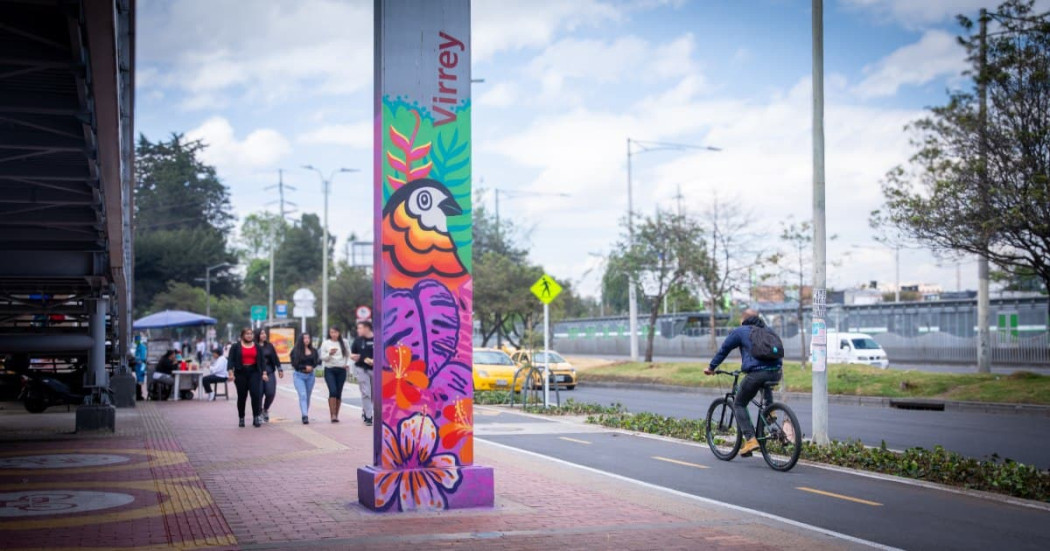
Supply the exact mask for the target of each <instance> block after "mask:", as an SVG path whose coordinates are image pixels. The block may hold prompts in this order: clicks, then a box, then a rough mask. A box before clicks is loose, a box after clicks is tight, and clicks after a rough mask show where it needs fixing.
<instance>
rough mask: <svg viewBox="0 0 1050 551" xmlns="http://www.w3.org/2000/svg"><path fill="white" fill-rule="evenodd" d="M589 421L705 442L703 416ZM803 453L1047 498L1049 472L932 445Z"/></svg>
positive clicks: (844, 446) (616, 416)
mask: <svg viewBox="0 0 1050 551" xmlns="http://www.w3.org/2000/svg"><path fill="white" fill-rule="evenodd" d="M587 422H588V423H593V424H597V425H602V426H605V427H611V428H617V429H625V430H630V431H635V432H644V433H647V434H657V435H660V436H670V437H672V438H680V439H683V440H691V441H694V442H706V437H705V435H704V428H703V421H700V420H697V419H682V418H678V417H668V416H665V415H656V414H654V413H648V412H641V413H626V412H605V413H601V414H598V415H591V416H589V417H588V418H587ZM802 458H803V459H807V460H809V461H815V462H818V463H827V464H831V465H838V466H842V467H850V468H854V469H862V470H866V471H874V472H878V473H885V474H890V475H895V476H901V477H904V478H912V479H916V480H926V481H929V482H936V483H939V484H947V485H950V486H959V487H963V488H969V489H973V490H982V491H987V492H996V493H1001V494H1007V495H1011V496H1014V497H1020V498H1025V499H1034V500H1039V501H1047V502H1050V471H1041V470H1039V469H1038V468H1036V467H1034V466H1032V465H1025V464H1022V463H1017V462H1015V461H1011V460H1009V459H1007V460H1004V461H1000V460H999V458H998V456H993V457H992V460H991V461H980V460H977V459H971V458H968V457H963V456H962V455H959V454H958V453H955V452H950V451H947V450H945V449H944V448H943V447H941V446H935V447H934V448H933V449H932V450H928V449H925V448H911V449H908V450H905V451H904V452H895V451H891V450H888V449H886V443H885V442H883V443H882V445H881V446H879V447H877V448H871V447H866V446H864V444H863V443H861V442H860V441H859V440H853V441H848V442H836V441H833V442H831V443H830V444H829V445H827V446H818V445H816V444H813V443H811V442H805V443H804V446H803V449H802Z"/></svg>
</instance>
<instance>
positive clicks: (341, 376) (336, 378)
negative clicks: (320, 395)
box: [324, 367, 346, 400]
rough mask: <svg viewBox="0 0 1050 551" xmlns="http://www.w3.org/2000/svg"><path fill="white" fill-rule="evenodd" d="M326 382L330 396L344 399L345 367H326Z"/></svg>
mask: <svg viewBox="0 0 1050 551" xmlns="http://www.w3.org/2000/svg"><path fill="white" fill-rule="evenodd" d="M324 382H325V384H327V385H328V397H329V398H339V399H340V400H342V399H343V385H345V384H346V368H345V367H325V368H324Z"/></svg>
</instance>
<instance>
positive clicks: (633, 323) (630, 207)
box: [627, 138, 638, 362]
mask: <svg viewBox="0 0 1050 551" xmlns="http://www.w3.org/2000/svg"><path fill="white" fill-rule="evenodd" d="M627 236H628V240H629V241H628V245H629V246H632V247H633V246H634V188H633V184H632V183H631V138H627ZM636 286H637V285H636V282H635V281H634V276H633V275H632V276H631V277H629V278H628V279H627V304H628V306H627V325H628V330H629V331H630V332H631V341H630V342H631V361H632V362H637V361H638V292H637V291H636V290H635V287H636Z"/></svg>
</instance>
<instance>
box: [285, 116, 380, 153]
mask: <svg viewBox="0 0 1050 551" xmlns="http://www.w3.org/2000/svg"><path fill="white" fill-rule="evenodd" d="M372 134H373V124H372V122H371V121H362V122H355V123H352V124H332V125H327V126H322V127H320V128H317V129H315V130H311V131H310V132H306V133H304V134H301V135H299V136H298V137H297V138H296V141H297V142H299V143H303V144H308V145H315V144H330V145H344V146H348V147H359V148H370V147H372V139H373V136H372Z"/></svg>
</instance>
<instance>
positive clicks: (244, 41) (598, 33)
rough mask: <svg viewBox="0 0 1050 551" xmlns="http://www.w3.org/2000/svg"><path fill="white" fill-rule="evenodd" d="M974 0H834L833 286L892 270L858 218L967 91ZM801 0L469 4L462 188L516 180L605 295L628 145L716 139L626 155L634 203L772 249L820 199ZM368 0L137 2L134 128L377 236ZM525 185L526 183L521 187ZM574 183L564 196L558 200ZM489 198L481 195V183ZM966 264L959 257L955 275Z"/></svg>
mask: <svg viewBox="0 0 1050 551" xmlns="http://www.w3.org/2000/svg"><path fill="white" fill-rule="evenodd" d="M981 5H988V2H987V1H981V0H924V1H922V2H916V1H913V0H825V71H826V76H825V81H826V101H827V108H826V136H827V138H826V139H827V207H828V229H829V233H831V234H837V235H838V239H837V240H836V241H834V242H832V243H831V244H830V245H829V247H830V248H829V258H830V259H832V260H836V261H837V264H838V265H836V266H831V267H829V283H830V284H831V285H832V286H836V287H851V286H855V285H857V284H859V283H862V282H867V281H869V280H872V279H875V280H879V281H892V279H893V267H894V264H893V252H892V251H891V250H889V249H886V248H884V247H882V246H880V245H878V244H877V243H876V242H875V241H873V239H872V233H871V231H870V230H869V229H868V224H867V219H868V213H869V212H870V211H871V210H872V209H876V208H878V207H879V206H880V204H881V193H880V188H879V181H880V179H881V178H882V175H883V174H885V172H886V171H887V170H888V169H889V168H891V167H892V166H894V165H895V164H897V163H900V162H902V161H903V160H904V159H906V158H907V156H908V154H909V153H908V152H909V148H908V138H907V135H906V134H905V133H904V132H903V131H902V128H903V126H904V125H905V124H906V123H907V122H908V121H910V120H913V119H915V118H917V117H919V116H921V115H922V113H923V109H924V108H925V107H927V106H930V105H936V104H940V103H942V102H943V101H944V99H945V90H946V89H948V88H950V87H953V86H960V85H964V84H965V83H964V82H963V81H962V80H961V79H960V72H961V71H962V70H963V69H964V68H965V63H964V59H963V57H964V54H963V52H962V49H961V48H960V47H959V46H957V45H956V43H955V39H954V34H955V33H957V32H958V27H957V25H956V24H955V22H954V14H955V13H958V12H966V13H972V12H975V11H976V9H977V8H979V7H980V6H981ZM809 6H810V2H809V1H808V0H748V1H746V2H737V1H730V0H693V1H661V0H573V1H564V0H552V1H547V0H528V1H526V0H474V2H473V14H472V18H473V30H472V32H473V48H474V59H473V68H472V70H473V75H474V78H483V79H484V83H479V84H475V85H474V89H473V95H474V104H475V107H474V113H473V115H474V182H475V187H476V188H477V187H485V188H488V189H490V190H491V189H492V188H494V187H499V188H500V189H501V190H505V191H506V192H507V193H506V194H505V197H504V199H503V200H501V204H500V211H501V215H502V216H504V217H507V218H514V219H515V220H517V221H519V222H520V224H521V225H523V226H525V227H527V228H530V230H531V231H530V233H529V236H528V241H529V244H530V246H531V250H532V256H533V258H534V260H535V261H537V262H540V263H542V264H543V265H544V266H545V267H546V268H547V269H548V272H549V273H551V274H553V275H554V276H555V277H558V278H562V279H569V280H572V281H575V282H578V283H579V284H580V285H582V290H583V291H584V292H585V293H591V294H594V293H596V289H597V284H596V282H597V276H596V271H594V270H592V269H593V268H594V266H595V264H596V263H597V262H599V260H598V259H597V257H596V256H594V255H591V254H590V253H595V254H602V253H606V252H608V251H609V250H610V248H611V245H612V243H613V242H614V241H615V239H616V238H617V235H618V234H619V229H618V222H619V220H620V218H621V217H622V216H623V215H624V213H625V212H626V208H627V198H626V187H627V186H626V155H625V149H626V139H627V138H628V137H631V138H633V139H639V140H660V141H672V142H681V143H689V144H702V145H712V146H717V147H719V148H722V149H723V151H721V152H717V153H716V152H700V151H692V152H683V151H663V152H648V153H644V154H639V155H637V156H636V157H634V163H633V166H634V189H635V205H636V209H637V210H638V211H639V212H641V213H651V212H653V210H654V209H655V208H657V207H664V208H669V207H672V206H674V205H675V199H674V197H675V195H676V191H677V189H679V187H680V189H681V193H682V195H683V197H684V199H683V205H684V207H685V208H686V209H688V210H690V211H693V212H702V211H704V210H706V208H707V206H708V205H709V204H710V202H711V200H712V197H714V196H715V195H716V194H717V196H718V197H720V198H721V200H722V201H732V202H735V203H738V204H741V205H743V206H745V207H746V208H747V209H749V210H751V211H752V212H753V213H754V214H755V216H754V223H753V224H754V225H753V227H754V229H755V231H756V232H757V233H760V234H764V235H766V240H765V241H766V243H768V245H769V246H770V247H775V246H776V245H777V243H776V235H777V233H778V231H779V230H778V228H779V224H780V222H781V221H783V220H786V219H787V218H788V216H791V215H793V216H794V218H795V219H796V220H797V219H802V218H806V217H808V216H810V214H811V191H810V190H811V177H812V176H811V174H812V172H811V167H812V164H811V156H810V155H811V153H810V152H811V141H810V121H811V114H810V113H811V112H810V102H811V92H810V73H811V66H810V59H811V58H810V55H811V50H810V11H809ZM372 43H373V42H372V2H371V1H362V0H351V1H346V2H342V1H334V0H301V1H278V0H264V1H253V2H248V1H245V0H230V1H223V0H179V1H177V2H168V1H163V0H140V2H139V28H138V54H137V55H138V83H137V99H136V101H137V112H136V121H135V122H136V125H137V130H138V131H139V132H141V133H144V134H145V135H146V136H147V137H149V138H151V139H158V138H163V137H165V136H167V135H169V134H170V133H172V132H181V133H185V134H186V135H188V136H190V137H193V138H200V139H202V140H204V141H205V142H206V143H208V144H209V149H208V151H207V153H206V156H205V160H206V161H208V162H210V163H212V164H214V165H215V166H216V167H217V168H218V171H219V174H220V176H221V177H222V179H223V181H224V182H225V183H226V184H227V185H228V186H229V187H230V190H231V194H232V198H233V205H234V209H235V210H236V213H237V214H238V215H239V216H243V215H245V214H247V213H250V212H254V211H258V210H262V209H266V208H271V209H273V208H275V207H274V206H273V205H272V204H271V202H272V201H274V200H275V198H276V197H275V195H274V194H273V192H271V191H265V189H264V188H266V187H267V186H270V185H273V184H274V183H276V181H277V174H278V169H284V174H285V182H286V183H288V184H290V185H293V186H295V187H296V188H297V190H296V191H294V192H291V193H289V196H288V198H289V199H290V200H292V201H294V202H295V203H297V204H298V207H299V210H300V212H302V211H306V212H320V211H321V208H322V194H321V184H320V182H319V180H318V177H317V175H316V174H315V173H311V172H308V171H306V170H303V169H302V168H300V167H301V165H304V164H313V165H315V166H317V167H319V168H322V169H323V170H324V171H325V172H326V173H327V172H328V171H330V170H332V169H335V168H339V167H350V168H357V169H361V170H362V172H361V173H359V174H341V175H339V176H338V177H337V178H336V180H335V181H334V183H333V192H332V197H331V209H332V210H331V215H330V216H331V228H332V231H333V232H334V233H335V234H336V235H337V236H338V237H339V239H340V244H339V245H338V246H337V248H338V250H340V251H341V250H342V242H343V241H344V240H345V239H346V237H347V236H349V235H350V234H351V233H356V234H357V236H359V237H360V238H362V239H366V240H367V239H371V237H372V236H371V233H372V232H371V227H372V226H371V204H372V191H371V181H372V180H371V170H372V167H371V147H372V138H371V117H372V112H371V109H372V100H371V98H372V56H373V53H372ZM515 192H517V193H515ZM558 193H565V194H568V195H569V196H568V197H559V196H556V195H554V194H558ZM484 200H485V202H486V204H487V206H489V208H491V207H492V200H493V196H492V193H491V191H490V192H489V193H488V195H487V197H486V198H485V199H484ZM976 269H977V268H976V264H975V263H973V262H972V261H970V260H969V259H964V260H963V261H962V264H961V273H962V285H963V287H964V288H973V286H974V285H975V281H976ZM901 272H902V275H901V277H902V281H904V282H920V281H921V282H927V283H940V284H942V285H943V286H944V287H945V288H946V289H948V290H954V289H955V286H956V267H955V264H954V263H950V262H947V263H939V262H938V261H937V260H936V259H934V258H933V257H932V256H931V255H930V254H929V252H926V251H908V250H905V251H902V253H901Z"/></svg>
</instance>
